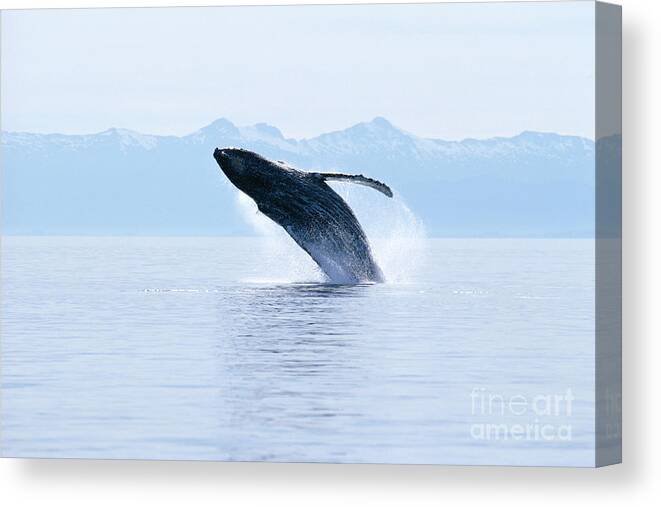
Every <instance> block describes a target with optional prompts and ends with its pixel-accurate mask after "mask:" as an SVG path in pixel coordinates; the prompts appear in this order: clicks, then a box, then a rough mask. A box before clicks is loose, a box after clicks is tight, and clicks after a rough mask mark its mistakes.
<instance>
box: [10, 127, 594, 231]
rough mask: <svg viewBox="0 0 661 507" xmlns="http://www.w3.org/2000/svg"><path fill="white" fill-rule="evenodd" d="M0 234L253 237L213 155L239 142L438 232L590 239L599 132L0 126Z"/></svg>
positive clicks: (391, 128)
mask: <svg viewBox="0 0 661 507" xmlns="http://www.w3.org/2000/svg"><path fill="white" fill-rule="evenodd" d="M1 140H2V152H1V156H2V163H3V164H2V165H3V167H4V168H5V170H4V171H3V189H2V198H3V231H4V232H5V233H9V234H30V233H36V231H42V232H43V231H45V233H55V234H65V233H71V234H78V233H80V234H88V233H90V234H91V233H95V232H98V233H112V234H115V233H116V234H123V233H126V234H140V233H146V234H151V233H157V234H161V233H162V234H189V233H200V234H250V233H251V232H252V231H251V229H250V228H249V226H248V225H247V224H245V223H244V222H243V221H242V218H241V217H240V216H239V214H238V212H237V210H236V209H235V206H234V201H233V199H232V192H234V189H232V188H231V187H230V186H228V185H227V184H226V182H225V181H224V180H223V178H222V175H221V174H220V173H219V171H218V168H217V166H216V164H215V161H213V158H212V156H211V154H212V153H213V149H214V148H215V147H225V146H235V147H243V148H246V149H250V150H253V151H256V152H258V153H260V154H262V155H264V156H266V157H268V158H271V159H276V160H284V161H287V162H288V163H290V164H292V165H293V166H295V167H298V168H300V169H302V170H316V171H333V172H351V173H363V174H369V176H370V177H374V178H377V179H380V180H382V181H384V182H386V183H388V184H389V185H390V186H391V187H392V188H393V189H394V190H395V192H396V193H397V194H398V195H399V196H400V198H402V199H404V200H405V202H406V203H407V205H408V206H409V207H410V208H411V209H412V210H413V211H414V213H415V214H416V215H417V216H418V217H420V218H421V219H422V221H423V222H424V223H425V225H426V227H427V229H428V231H429V233H430V234H431V235H433V236H589V235H591V234H593V230H594V188H595V185H594V183H595V182H594V176H595V175H594V168H595V151H596V144H595V142H594V141H592V140H590V139H587V138H583V137H579V136H567V135H562V134H557V133H544V132H534V131H523V132H521V133H520V134H517V135H516V136H512V137H493V138H487V139H471V138H467V139H464V140H461V141H448V140H443V139H432V138H423V137H419V136H416V135H414V134H411V133H409V132H407V131H404V130H402V129H400V128H398V127H396V126H395V125H393V124H392V123H391V122H390V121H388V120H387V119H385V118H383V117H376V118H374V119H372V120H370V121H367V122H360V123H357V124H355V125H352V126H350V127H348V128H346V129H343V130H336V131H332V132H328V133H324V134H320V135H319V136H315V137H311V138H303V139H294V138H286V137H285V136H284V135H283V134H282V132H281V131H280V130H279V129H278V128H277V127H275V126H272V125H269V124H267V123H263V122H260V123H257V124H254V125H249V126H237V125H235V124H234V123H233V122H231V121H230V120H228V119H226V118H218V119H216V120H214V121H213V122H211V123H209V124H208V125H205V126H203V127H201V128H200V129H197V130H196V131H194V132H191V133H189V134H186V135H184V136H173V135H151V134H142V133H140V132H137V131H133V130H130V129H123V128H110V129H106V130H104V131H102V132H98V133H94V134H57V133H53V134H40V133H29V132H7V131H3V132H2V133H1Z"/></svg>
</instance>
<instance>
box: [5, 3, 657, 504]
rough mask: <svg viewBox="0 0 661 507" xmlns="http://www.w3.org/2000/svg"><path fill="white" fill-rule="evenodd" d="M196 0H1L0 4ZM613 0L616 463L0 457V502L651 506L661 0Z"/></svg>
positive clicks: (654, 442) (653, 486)
mask: <svg viewBox="0 0 661 507" xmlns="http://www.w3.org/2000/svg"><path fill="white" fill-rule="evenodd" d="M200 3H201V2H200V0H198V1H197V2H196V1H195V0H192V1H185V0H178V1H177V0H156V1H154V0H151V1H150V0H142V1H140V2H127V1H100V0H87V1H84V0H78V1H72V0H69V1H64V0H55V1H51V2H48V1H45V0H42V1H33V0H23V1H20V0H13V1H11V0H0V7H1V8H19V7H20V8H26V7H55V6H57V7H92V6H131V5H134V6H138V5H140V6H157V5H199V4H200ZM215 3H216V4H217V5H222V4H232V3H241V2H231V1H225V2H215ZM249 3H253V4H259V3H277V2H273V1H272V2H268V1H266V2H259V1H252V2H249ZM289 3H314V2H296V1H291V0H290V2H289ZM321 3H323V2H321ZM343 3H352V2H351V1H350V0H344V2H343ZM618 3H622V4H623V6H624V69H623V71H624V76H623V79H624V157H625V158H624V380H625V383H624V461H625V463H624V464H622V465H618V466H613V467H608V468H602V469H599V470H591V469H552V468H545V469H543V468H537V469H523V468H501V467H442V466H392V465H372V466H366V465H298V464H268V463H264V464H253V463H196V462H140V461H84V460H0V503H2V504H3V505H7V506H12V507H13V506H19V505H20V506H23V505H39V506H42V505H49V506H51V505H54V506H57V505H67V506H77V505H81V506H82V505H84V506H90V505H94V506H97V505H163V506H170V505H183V504H185V505H215V506H220V505H230V506H234V505H244V504H258V503H259V504H266V503H268V504H272V505H287V506H292V505H308V506H309V505H337V504H338V503H339V504H347V503H351V504H353V503H358V502H360V503H361V504H363V503H365V502H370V503H374V504H379V505H402V504H405V505H411V506H413V505H420V504H427V503H434V504H435V505H439V504H444V505H447V506H452V507H454V506H463V505H470V504H477V503H478V502H479V504H481V505H484V504H487V505H507V506H508V507H510V506H513V505H535V506H538V505H554V506H558V505H580V504H593V503H597V504H600V505H622V504H626V505H632V504H650V503H651V502H652V499H653V498H656V502H655V503H658V501H659V499H660V498H661V470H660V469H659V468H660V467H659V466H658V462H659V460H660V459H661V456H658V455H657V453H658V452H659V451H660V448H659V428H660V426H661V425H660V423H661V421H660V417H659V415H660V414H661V410H660V408H659V407H660V406H661V396H660V395H659V393H658V389H660V388H661V379H660V378H659V372H660V371H661V367H660V366H659V365H657V364H656V363H657V362H658V361H661V346H660V342H661V329H660V328H659V319H658V314H659V313H660V312H661V305H660V301H661V296H660V291H661V280H660V279H659V262H661V261H660V259H661V251H660V241H659V237H658V233H659V224H658V220H657V218H658V217H659V215H660V213H659V212H660V211H661V210H660V208H661V204H660V203H661V196H659V193H660V192H661V187H660V185H659V179H660V177H659V175H660V174H661V160H660V159H659V152H660V151H661V132H660V131H659V127H658V120H657V118H658V117H659V115H660V114H661V110H660V109H659V94H658V90H660V89H661V79H660V78H661V71H660V70H659V65H658V62H659V61H660V60H661V57H660V53H661V43H660V39H661V28H660V27H659V22H661V2H656V1H651V0H623V1H622V2H618ZM117 36H118V37H121V34H117ZM653 90H657V92H656V93H655V92H653ZM655 127H656V128H655Z"/></svg>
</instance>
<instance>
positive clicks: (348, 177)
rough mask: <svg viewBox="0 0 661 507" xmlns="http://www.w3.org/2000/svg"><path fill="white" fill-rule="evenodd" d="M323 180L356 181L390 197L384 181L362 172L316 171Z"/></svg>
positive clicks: (390, 193) (390, 191) (390, 192)
mask: <svg viewBox="0 0 661 507" xmlns="http://www.w3.org/2000/svg"><path fill="white" fill-rule="evenodd" d="M316 174H317V175H318V176H319V177H320V178H321V179H323V180H324V181H345V182H347V183H356V184H358V185H365V186H366V187H370V188H373V189H374V190H378V191H379V192H381V193H382V194H385V195H387V196H388V197H392V190H390V187H389V186H388V185H386V184H385V183H381V182H380V181H377V180H375V179H372V178H368V177H367V176H363V175H362V174H342V173H316Z"/></svg>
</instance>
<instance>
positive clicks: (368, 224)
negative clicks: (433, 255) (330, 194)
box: [330, 182, 427, 283]
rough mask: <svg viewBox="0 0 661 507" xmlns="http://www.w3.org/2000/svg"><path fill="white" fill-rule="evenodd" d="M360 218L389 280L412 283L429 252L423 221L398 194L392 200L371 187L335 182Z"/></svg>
mask: <svg viewBox="0 0 661 507" xmlns="http://www.w3.org/2000/svg"><path fill="white" fill-rule="evenodd" d="M330 185H331V186H332V187H333V190H335V191H336V192H337V193H338V194H340V196H342V199H344V200H345V201H346V202H347V203H348V204H349V206H350V207H351V209H352V210H353V212H354V213H355V215H356V217H357V218H358V221H359V222H360V224H361V225H362V227H363V229H364V231H365V234H367V238H368V240H369V242H370V246H371V247H372V253H373V255H374V259H375V260H376V262H377V264H378V265H379V266H380V267H381V270H382V271H383V274H384V276H385V277H386V282H387V283H410V282H411V281H413V280H414V279H415V278H416V275H417V274H418V273H419V272H420V269H421V268H422V264H423V262H424V260H425V255H426V252H427V248H426V233H425V228H424V225H423V223H422V221H421V220H420V219H419V218H417V217H416V216H415V214H414V213H413V212H412V211H411V209H410V208H409V207H408V206H407V205H406V202H404V199H402V197H401V196H400V195H399V194H398V193H397V191H396V190H395V189H393V190H395V195H394V196H393V197H392V198H391V199H389V198H386V197H384V196H383V195H382V194H380V193H378V192H375V191H374V190H372V189H370V188H365V187H362V186H358V185H353V184H351V183H336V182H332V183H330Z"/></svg>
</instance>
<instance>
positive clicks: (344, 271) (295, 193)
mask: <svg viewBox="0 0 661 507" xmlns="http://www.w3.org/2000/svg"><path fill="white" fill-rule="evenodd" d="M213 156H214V158H215V159H216V162H218V165H219V166H220V168H221V169H222V171H223V172H224V173H225V175H226V176H227V178H228V179H229V180H230V181H231V182H232V184H234V186H236V187H237V188H238V189H239V190H241V191H242V192H243V193H245V194H247V195H248V196H249V197H251V198H252V199H253V200H254V201H255V203H256V204H257V208H258V209H259V211H261V212H262V213H263V214H264V215H266V216H267V217H269V218H270V219H271V220H273V221H274V222H275V223H277V224H278V225H280V226H281V227H282V228H283V229H285V231H287V233H288V234H289V235H290V236H291V237H292V238H293V240H294V241H295V242H296V243H297V244H298V246H300V247H301V248H302V249H303V250H305V251H306V252H307V253H308V254H309V255H310V257H312V259H313V260H314V261H315V262H316V263H317V265H318V266H319V267H320V268H321V270H322V271H323V272H324V273H325V274H326V276H327V277H328V278H329V279H330V281H331V282H333V283H361V282H383V281H384V277H383V273H382V272H381V269H380V268H379V266H378V265H377V263H376V262H375V261H374V257H373V256H372V251H371V249H370V245H369V243H368V241H367V236H366V235H365V232H364V231H363V228H362V227H361V226H360V223H358V219H357V218H356V216H355V215H354V213H353V211H352V210H351V208H350V207H349V205H348V204H347V203H346V202H345V201H344V200H343V199H342V198H341V197H340V196H339V195H338V194H337V193H336V192H335V191H334V190H333V189H332V188H331V187H330V186H329V185H327V184H326V182H327V181H331V180H334V181H347V182H352V183H358V184H360V185H366V186H368V187H371V188H374V189H376V190H378V191H379V192H382V193H383V194H385V195H387V196H388V197H392V191H391V190H390V188H389V187H388V186H387V185H385V184H383V183H381V182H380V181H376V180H374V179H372V178H367V177H365V176H363V175H353V174H341V173H319V172H304V171H299V170H298V169H295V168H293V167H291V166H289V165H288V164H286V163H285V162H280V161H278V162H273V161H270V160H267V159H266V158H264V157H262V156H261V155H258V154H257V153H254V152H252V151H248V150H244V149H240V148H224V149H218V148H216V150H215V151H214V154H213Z"/></svg>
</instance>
